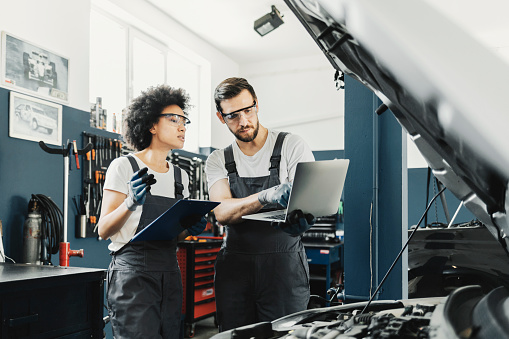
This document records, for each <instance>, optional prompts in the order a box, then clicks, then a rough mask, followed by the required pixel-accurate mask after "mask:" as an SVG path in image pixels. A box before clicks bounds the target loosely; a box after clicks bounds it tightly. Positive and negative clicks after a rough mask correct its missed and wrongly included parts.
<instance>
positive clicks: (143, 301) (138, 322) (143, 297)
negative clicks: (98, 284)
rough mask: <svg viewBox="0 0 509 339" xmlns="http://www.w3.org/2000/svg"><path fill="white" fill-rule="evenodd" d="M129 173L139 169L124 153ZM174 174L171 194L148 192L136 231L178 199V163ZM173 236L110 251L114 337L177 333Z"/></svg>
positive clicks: (178, 298) (108, 295) (178, 294)
mask: <svg viewBox="0 0 509 339" xmlns="http://www.w3.org/2000/svg"><path fill="white" fill-rule="evenodd" d="M128 159H129V161H130V163H131V166H132V168H133V170H134V172H137V171H138V170H139V167H138V164H137V163H136V160H135V159H133V157H131V156H128ZM173 169H174V173H175V198H167V197H162V196H155V195H152V194H151V193H150V191H149V192H147V196H146V200H145V203H144V204H143V211H142V214H141V219H140V223H139V225H138V228H137V230H136V233H138V232H140V231H141V230H142V229H143V228H144V227H146V226H147V225H148V224H149V223H150V222H151V221H153V220H154V219H155V218H157V217H158V216H159V215H161V214H162V213H163V212H164V211H166V210H167V209H168V208H170V207H171V206H172V205H173V204H175V203H176V202H177V201H178V200H180V199H182V198H183V195H182V192H183V188H184V186H183V185H182V179H181V173H180V168H178V167H175V166H174V167H173ZM176 247H177V239H176V238H175V239H173V240H167V241H166V240H165V241H143V242H135V243H128V244H126V245H125V246H124V247H122V248H121V249H120V250H118V251H116V252H114V253H112V260H111V263H110V266H109V269H108V276H107V279H108V289H107V293H106V298H107V304H108V313H109V314H110V318H111V327H112V329H113V336H114V337H115V338H116V339H120V338H133V339H134V338H144V339H145V338H147V339H148V338H179V333H180V321H181V317H182V279H181V276H180V269H179V266H178V262H177V255H176Z"/></svg>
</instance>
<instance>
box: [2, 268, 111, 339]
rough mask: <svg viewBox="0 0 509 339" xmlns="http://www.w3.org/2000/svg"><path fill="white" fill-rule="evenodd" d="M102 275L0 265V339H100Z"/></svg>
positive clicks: (102, 272)
mask: <svg viewBox="0 0 509 339" xmlns="http://www.w3.org/2000/svg"><path fill="white" fill-rule="evenodd" d="M105 275H106V271H105V270H101V269H90V268H77V267H60V266H42V265H29V264H10V263H0V314H1V318H2V319H1V322H0V338H6V339H7V338H64V337H65V338H71V337H72V338H103V328H104V321H103V297H104V277H105Z"/></svg>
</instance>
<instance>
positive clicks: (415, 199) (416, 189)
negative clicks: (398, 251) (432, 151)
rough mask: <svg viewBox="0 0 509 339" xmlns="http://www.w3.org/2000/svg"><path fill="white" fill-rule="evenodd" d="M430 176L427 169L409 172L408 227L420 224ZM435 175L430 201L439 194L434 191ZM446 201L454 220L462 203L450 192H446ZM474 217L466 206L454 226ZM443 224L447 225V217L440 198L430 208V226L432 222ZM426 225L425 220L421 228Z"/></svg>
mask: <svg viewBox="0 0 509 339" xmlns="http://www.w3.org/2000/svg"><path fill="white" fill-rule="evenodd" d="M427 176H428V169H427V168H410V169H409V170H408V226H409V227H411V226H413V225H415V224H417V223H418V222H419V219H420V218H421V216H422V214H423V213H424V211H425V210H426V207H427V205H428V204H427V203H426V186H427V184H426V181H427ZM434 180H435V179H434V177H433V175H432V176H431V179H430V184H429V194H428V196H429V198H428V202H429V200H431V199H432V198H433V196H434V195H435V194H436V193H438V191H439V189H438V188H437V189H435V191H433V181H434ZM444 192H445V200H446V202H447V208H448V210H449V216H450V217H451V218H452V217H453V215H454V213H455V212H456V209H457V208H458V206H459V203H460V201H459V200H458V199H457V198H456V197H455V196H454V195H453V194H452V193H451V192H450V191H449V190H447V189H446V190H445V191H444ZM437 216H438V217H437ZM474 219H475V217H474V215H473V214H472V213H471V212H470V211H469V210H467V209H466V208H465V207H464V206H462V207H461V209H460V211H459V212H458V215H457V216H456V219H455V220H454V224H458V223H462V222H468V221H471V220H474ZM437 221H438V222H441V223H447V219H446V217H445V213H444V208H443V205H442V201H441V200H440V197H438V198H437V199H436V200H435V203H433V205H432V206H431V207H430V209H429V211H428V224H430V223H432V222H437ZM423 225H424V220H423V222H422V223H421V225H420V226H423Z"/></svg>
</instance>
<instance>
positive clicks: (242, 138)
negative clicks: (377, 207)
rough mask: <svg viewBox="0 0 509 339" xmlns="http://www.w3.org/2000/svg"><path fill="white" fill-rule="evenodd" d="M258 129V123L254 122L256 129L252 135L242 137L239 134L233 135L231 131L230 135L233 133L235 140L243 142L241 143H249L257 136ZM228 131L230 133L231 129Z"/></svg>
mask: <svg viewBox="0 0 509 339" xmlns="http://www.w3.org/2000/svg"><path fill="white" fill-rule="evenodd" d="M259 129H260V122H259V121H257V122H256V128H255V129H254V131H253V134H252V135H246V136H242V135H241V134H240V132H237V133H233V131H232V133H233V134H234V135H235V137H236V138H237V139H239V140H240V141H243V142H251V141H253V140H254V139H255V138H256V136H257V135H258V130H259ZM230 131H231V129H230Z"/></svg>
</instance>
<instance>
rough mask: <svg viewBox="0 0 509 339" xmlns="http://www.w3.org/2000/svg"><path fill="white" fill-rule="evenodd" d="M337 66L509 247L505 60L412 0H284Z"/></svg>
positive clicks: (508, 117) (507, 75) (508, 74)
mask: <svg viewBox="0 0 509 339" xmlns="http://www.w3.org/2000/svg"><path fill="white" fill-rule="evenodd" d="M285 3H286V4H287V5H288V6H289V8H290V9H291V10H292V11H293V12H294V14H295V15H296V16H297V17H298V19H299V20H300V22H301V23H302V24H303V25H304V27H305V28H306V30H307V31H308V33H309V34H310V35H311V37H312V38H313V39H314V40H315V42H316V43H317V45H318V47H319V48H320V50H322V52H323V53H324V54H325V56H326V57H327V59H328V60H329V62H330V63H331V65H332V66H333V67H334V68H335V69H336V70H338V71H339V74H347V75H348V76H350V77H352V78H354V79H356V80H358V81H360V82H361V83H363V84H364V85H365V86H367V87H368V88H369V89H371V90H372V91H373V92H374V93H375V94H376V95H377V96H378V97H379V98H380V100H381V101H382V102H383V104H384V105H385V106H387V107H388V108H389V109H390V111H392V113H393V114H394V116H395V117H396V119H397V120H398V122H399V123H400V124H401V126H402V127H403V128H404V129H405V130H406V131H407V132H408V134H409V135H410V137H411V139H412V140H413V142H414V143H415V145H416V146H417V148H418V149H419V151H420V152H421V153H422V155H423V157H424V158H425V160H426V161H427V163H428V165H429V167H430V168H431V169H432V171H433V173H434V175H435V177H436V178H437V179H438V180H440V181H441V182H442V183H443V184H444V185H445V186H446V187H447V188H448V189H449V190H450V191H451V192H452V193H453V194H454V195H455V196H456V197H457V198H458V199H460V200H461V201H462V202H463V203H464V205H465V207H466V208H467V209H468V210H470V211H471V212H472V213H473V214H474V215H475V216H476V217H477V218H479V220H480V221H481V222H482V223H483V224H484V225H486V227H487V228H488V230H489V231H490V233H491V234H492V235H493V236H494V237H495V238H496V239H497V240H498V241H499V242H500V243H502V245H503V247H504V248H505V249H507V245H508V244H509V238H508V237H507V236H506V235H509V221H508V217H507V212H506V211H507V206H508V205H507V204H508V178H509V151H507V150H506V147H507V145H509V133H507V131H506V129H507V127H508V126H509V114H508V113H509V112H508V111H509V110H508V109H507V107H506V104H505V96H506V95H507V93H509V85H508V82H507V79H508V78H509V65H508V64H507V63H505V62H504V61H503V60H502V59H501V58H499V57H498V56H496V55H495V54H494V53H493V52H491V51H490V50H489V49H487V48H486V47H484V46H483V45H481V43H479V42H478V41H476V40H475V39H474V38H473V37H471V36H469V35H468V34H467V33H466V32H464V31H462V30H461V29H460V28H459V27H458V26H456V25H455V24H454V23H452V22H450V21H449V20H448V19H447V18H445V17H444V16H443V15H441V14H440V13H438V12H437V11H436V10H434V9H433V8H432V7H430V6H429V5H428V4H427V3H425V2H422V1H417V0H412V1H407V0H384V1H371V0H335V1H331V0H285Z"/></svg>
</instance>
